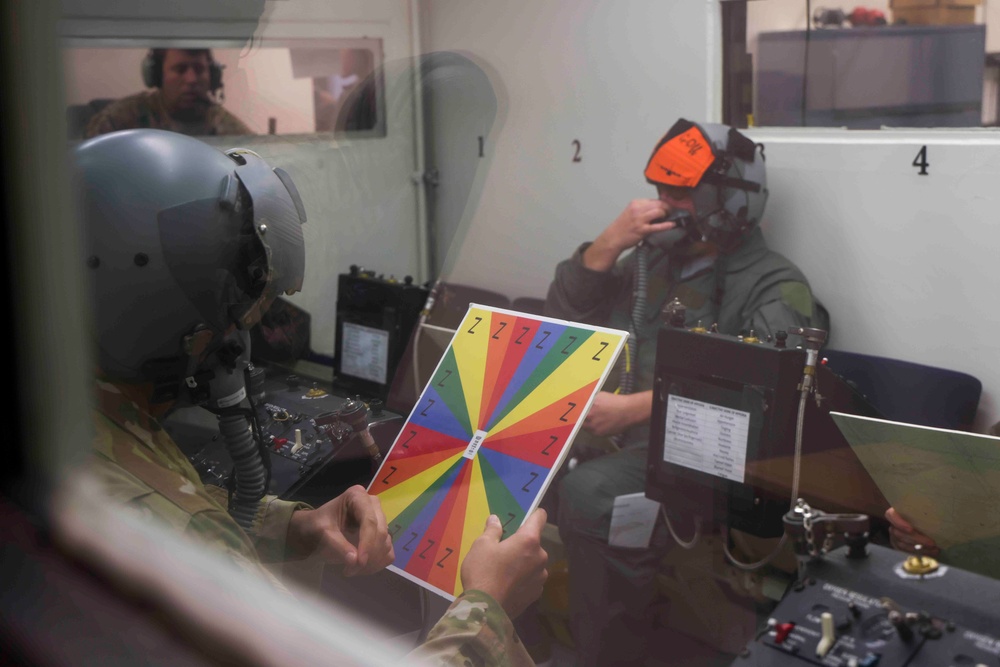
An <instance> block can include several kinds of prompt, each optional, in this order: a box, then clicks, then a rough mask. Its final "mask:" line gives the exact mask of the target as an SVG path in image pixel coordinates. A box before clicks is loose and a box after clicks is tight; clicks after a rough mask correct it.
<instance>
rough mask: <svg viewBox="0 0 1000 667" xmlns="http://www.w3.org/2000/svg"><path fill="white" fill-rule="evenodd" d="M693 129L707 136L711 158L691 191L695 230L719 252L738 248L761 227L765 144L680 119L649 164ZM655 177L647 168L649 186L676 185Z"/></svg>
mask: <svg viewBox="0 0 1000 667" xmlns="http://www.w3.org/2000/svg"><path fill="white" fill-rule="evenodd" d="M692 128H693V129H695V130H697V131H698V132H700V133H701V135H702V136H703V137H704V138H705V140H706V141H707V142H708V144H709V147H710V150H711V152H712V156H713V157H714V160H712V162H711V165H710V166H709V167H708V168H707V169H706V170H705V172H704V173H703V174H702V175H701V176H700V178H698V180H697V183H695V184H694V185H693V186H692V187H691V200H692V201H693V202H694V207H695V218H696V222H695V230H694V231H695V232H696V235H697V234H700V236H701V238H702V239H704V240H707V241H713V242H715V243H717V244H719V245H720V246H721V247H723V248H729V247H733V246H736V245H739V242H740V240H741V239H742V237H743V236H744V235H746V234H747V233H749V232H750V231H751V230H752V229H754V228H755V227H756V226H757V225H758V224H760V221H761V218H762V217H763V215H764V207H765V205H766V204H767V197H768V189H767V170H766V168H765V166H764V148H763V145H762V144H757V143H754V142H753V141H752V140H751V139H750V138H748V137H747V136H746V135H744V134H743V133H741V132H740V131H739V130H737V129H736V128H733V127H730V126H729V125H722V124H720V123H692V122H690V121H687V120H684V119H680V120H678V121H677V122H676V123H675V124H674V126H673V127H672V128H670V130H669V131H668V132H667V134H666V135H665V136H664V137H663V139H661V140H660V142H659V143H658V144H657V146H656V148H655V149H654V150H653V156H651V157H650V164H652V163H653V161H654V158H655V157H656V156H657V154H658V151H659V150H660V148H661V147H662V146H663V145H664V144H666V143H667V142H669V141H670V140H671V139H673V138H675V137H677V136H680V135H682V134H684V133H685V132H688V131H689V130H691V129H692ZM658 173H659V172H657V171H656V170H654V169H651V168H650V165H649V164H647V169H646V178H647V180H648V181H649V182H650V183H652V184H654V185H656V184H658V183H663V184H666V185H674V183H673V182H671V181H670V180H669V178H667V177H664V178H663V179H662V180H661V178H660V177H659V176H658Z"/></svg>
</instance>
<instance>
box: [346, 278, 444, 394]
mask: <svg viewBox="0 0 1000 667" xmlns="http://www.w3.org/2000/svg"><path fill="white" fill-rule="evenodd" d="M428 295H429V291H428V289H427V288H426V287H424V286H421V285H416V284H414V282H413V278H412V277H411V276H404V277H403V278H402V279H401V280H400V279H397V278H396V277H395V276H392V275H390V276H388V277H386V276H385V275H384V274H376V273H375V272H374V271H369V270H366V269H363V268H361V267H359V266H352V267H351V270H350V273H345V274H341V275H340V276H339V277H338V279H337V332H336V340H335V342H334V385H335V386H336V387H338V388H339V389H342V390H343V391H345V392H349V393H359V394H362V395H366V396H374V397H377V398H379V399H381V400H385V399H386V398H387V397H388V394H389V388H390V386H391V385H392V380H393V377H394V376H395V374H396V369H397V367H398V366H399V363H400V360H401V359H402V357H403V352H404V351H405V349H406V344H407V342H409V340H410V335H411V334H412V333H413V329H414V327H415V326H416V325H417V321H418V320H419V318H420V312H421V311H422V310H423V308H424V306H425V305H426V302H427V297H428Z"/></svg>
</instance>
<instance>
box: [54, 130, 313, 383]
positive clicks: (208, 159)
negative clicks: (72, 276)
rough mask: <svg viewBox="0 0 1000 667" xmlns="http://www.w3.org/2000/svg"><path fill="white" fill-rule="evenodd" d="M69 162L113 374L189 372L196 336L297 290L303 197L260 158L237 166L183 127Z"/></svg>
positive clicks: (100, 143) (101, 140)
mask: <svg viewBox="0 0 1000 667" xmlns="http://www.w3.org/2000/svg"><path fill="white" fill-rule="evenodd" d="M74 158H75V166H76V176H77V186H78V188H79V195H80V199H81V211H82V216H83V224H84V238H85V241H86V244H87V265H88V267H89V268H90V269H91V270H90V272H89V273H90V277H91V290H92V294H93V304H94V306H93V312H94V318H93V322H94V328H95V336H96V342H97V344H98V350H99V359H98V361H99V363H100V365H101V367H102V369H103V370H104V371H105V372H106V373H108V374H109V375H111V376H112V377H116V378H120V379H123V380H128V381H143V380H155V381H158V382H163V381H165V380H166V378H164V377H163V376H164V374H165V373H166V374H168V375H169V374H174V375H178V374H180V373H183V372H186V371H185V369H188V370H189V369H190V359H188V357H189V355H190V354H191V353H192V350H191V349H186V348H185V339H186V338H188V337H189V336H190V335H191V334H192V333H193V332H195V331H205V330H207V331H210V332H212V334H213V335H212V340H214V341H217V342H218V343H216V344H219V343H221V340H222V337H223V335H224V334H225V332H226V331H230V330H232V329H233V328H247V327H249V326H251V325H252V324H254V323H256V321H257V320H258V319H259V317H260V314H262V313H263V312H264V310H266V307H267V305H269V303H270V301H271V300H273V298H274V297H275V296H277V295H278V294H280V293H283V292H291V291H294V290H297V289H299V288H301V285H302V279H303V269H304V264H305V248H304V243H303V237H302V229H301V225H302V222H303V220H304V214H303V213H302V205H301V201H300V200H299V198H298V193H297V192H295V190H294V186H292V187H291V188H289V187H288V186H287V185H286V184H285V181H284V180H283V179H282V178H281V177H280V176H278V174H277V173H276V172H275V171H273V170H271V169H270V168H268V167H267V166H266V163H265V162H264V161H263V160H262V159H261V158H260V157H259V156H256V155H253V156H247V157H245V158H244V159H243V162H244V163H243V164H241V163H240V161H239V160H236V159H234V158H232V157H230V156H227V155H226V154H224V153H222V152H221V151H219V150H217V149H215V148H213V147H211V146H209V145H208V144H205V143H203V142H201V141H199V140H197V139H194V138H191V137H187V136H185V135H182V134H178V133H173V132H166V131H161V130H128V131H124V132H116V133H112V134H107V135H103V136H101V137H98V138H95V139H92V140H89V141H86V142H84V143H83V144H81V145H80V146H79V147H78V148H77V149H76V151H75V153H74ZM248 167H249V168H248ZM286 176H287V175H286ZM290 182H291V181H290V179H289V180H288V183H290ZM216 344H211V345H208V346H204V345H201V346H199V351H200V352H202V353H205V352H207V351H210V350H211V348H213V347H215V345H216ZM168 369H169V372H168ZM154 376H155V377H154ZM178 379H179V378H178Z"/></svg>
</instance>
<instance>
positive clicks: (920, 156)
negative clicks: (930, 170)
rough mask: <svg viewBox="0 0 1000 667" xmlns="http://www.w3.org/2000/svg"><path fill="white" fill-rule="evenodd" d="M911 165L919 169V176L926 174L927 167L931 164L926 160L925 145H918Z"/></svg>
mask: <svg viewBox="0 0 1000 667" xmlns="http://www.w3.org/2000/svg"><path fill="white" fill-rule="evenodd" d="M913 166H914V167H917V168H918V169H920V171H919V172H918V173H919V174H920V175H921V176H926V175H927V167H929V166H931V163H930V162H928V161H927V146H921V147H920V152H919V153H917V157H915V158H913Z"/></svg>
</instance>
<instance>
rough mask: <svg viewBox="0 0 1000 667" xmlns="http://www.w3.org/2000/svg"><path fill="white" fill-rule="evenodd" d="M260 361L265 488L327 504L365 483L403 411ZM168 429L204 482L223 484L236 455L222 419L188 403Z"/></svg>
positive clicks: (257, 404) (256, 388) (255, 381)
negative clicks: (267, 477) (264, 365)
mask: <svg viewBox="0 0 1000 667" xmlns="http://www.w3.org/2000/svg"><path fill="white" fill-rule="evenodd" d="M262 371H263V369H261V368H260V367H257V368H256V369H255V370H254V374H255V375H254V376H253V377H252V378H251V391H250V394H251V397H252V398H253V403H254V409H255V413H256V417H257V425H258V428H259V430H260V436H261V439H262V440H263V442H264V444H265V447H266V449H267V451H268V454H269V457H268V458H269V461H268V463H269V464H270V469H271V472H270V483H269V485H268V493H271V494H274V495H277V496H280V497H282V498H284V499H287V500H301V501H303V502H308V503H310V504H322V503H323V502H325V501H327V500H329V499H330V498H332V497H334V496H336V495H338V494H339V493H340V492H342V491H343V490H344V489H346V488H347V487H349V486H351V485H353V484H362V485H366V484H367V483H368V482H369V481H370V479H371V476H372V475H373V474H374V472H375V470H376V469H377V467H378V463H379V462H380V461H381V457H382V455H383V454H384V453H386V452H388V450H389V447H391V445H392V443H393V441H394V440H395V437H396V435H397V433H398V432H399V429H400V428H401V427H402V423H403V422H402V417H401V416H400V415H397V414H395V413H392V412H389V411H387V410H384V409H383V408H382V403H381V400H379V399H368V400H364V399H362V398H360V397H351V396H346V395H343V394H339V393H335V391H334V390H333V388H332V387H331V385H330V383H328V382H324V381H321V380H317V379H314V378H308V377H301V376H299V375H296V374H293V373H291V372H290V371H287V370H285V369H282V368H280V367H269V368H268V369H267V370H266V372H262ZM164 428H165V429H166V430H167V432H168V433H170V435H171V437H173V439H174V440H175V441H176V442H177V443H178V445H179V446H180V448H181V449H182V451H184V453H185V454H187V456H188V458H189V459H190V460H191V462H192V464H193V465H194V467H195V469H196V470H197V471H198V473H199V475H200V476H201V479H202V481H203V482H204V483H206V484H215V485H217V486H223V487H224V486H226V484H227V482H228V479H229V475H230V472H231V470H232V461H231V459H230V456H229V453H228V452H227V450H226V446H225V442H224V441H223V439H222V437H221V436H220V435H219V428H218V422H217V419H216V417H215V415H213V414H212V413H210V412H208V411H207V410H204V409H202V408H198V407H193V408H183V409H181V410H177V411H176V412H174V413H173V414H171V415H170V416H169V417H168V418H167V419H166V420H164Z"/></svg>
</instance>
